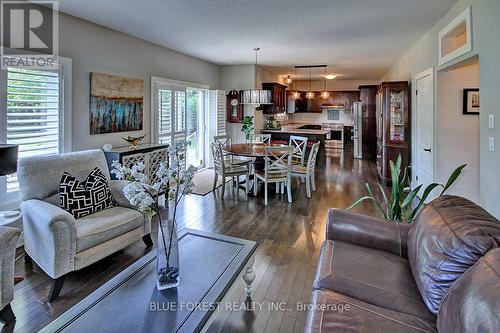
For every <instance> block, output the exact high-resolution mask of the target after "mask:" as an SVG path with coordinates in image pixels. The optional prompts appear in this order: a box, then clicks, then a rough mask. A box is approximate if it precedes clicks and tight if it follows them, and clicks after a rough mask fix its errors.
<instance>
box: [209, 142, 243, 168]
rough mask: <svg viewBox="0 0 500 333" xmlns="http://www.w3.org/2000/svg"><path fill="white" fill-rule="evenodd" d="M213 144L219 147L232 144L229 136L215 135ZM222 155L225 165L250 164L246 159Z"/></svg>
mask: <svg viewBox="0 0 500 333" xmlns="http://www.w3.org/2000/svg"><path fill="white" fill-rule="evenodd" d="M214 142H215V143H217V144H219V145H220V146H229V145H230V144H231V143H232V141H231V137H230V136H229V135H216V136H214ZM222 153H223V155H224V159H225V163H226V164H227V165H246V164H248V163H250V162H251V160H250V159H248V158H240V157H235V156H233V155H231V154H227V153H224V152H222Z"/></svg>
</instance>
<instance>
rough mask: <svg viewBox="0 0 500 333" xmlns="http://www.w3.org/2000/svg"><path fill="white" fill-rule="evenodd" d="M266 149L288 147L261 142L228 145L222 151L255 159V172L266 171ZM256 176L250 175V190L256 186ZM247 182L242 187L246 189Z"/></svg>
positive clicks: (253, 162)
mask: <svg viewBox="0 0 500 333" xmlns="http://www.w3.org/2000/svg"><path fill="white" fill-rule="evenodd" d="M266 147H288V146H287V145H284V144H276V143H272V144H265V143H260V142H255V143H233V144H228V145H223V146H222V151H223V152H224V153H225V154H227V155H234V156H242V157H249V158H253V161H252V164H253V169H254V170H264V167H265V160H264V158H265V156H266V150H265V148H266ZM253 179H254V175H252V174H251V175H250V179H249V180H250V181H252V182H251V183H250V186H249V188H252V186H253V185H254V184H253V183H254V182H253ZM246 181H247V180H244V181H242V182H240V183H239V186H240V187H242V188H243V187H244V186H245V183H246Z"/></svg>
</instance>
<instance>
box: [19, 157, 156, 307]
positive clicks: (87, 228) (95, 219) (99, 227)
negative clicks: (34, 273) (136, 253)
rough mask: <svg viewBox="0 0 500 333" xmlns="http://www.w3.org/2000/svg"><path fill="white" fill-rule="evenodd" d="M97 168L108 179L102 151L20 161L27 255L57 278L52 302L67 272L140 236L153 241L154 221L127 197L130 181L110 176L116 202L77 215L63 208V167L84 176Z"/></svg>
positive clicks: (98, 258) (119, 248) (100, 257)
mask: <svg viewBox="0 0 500 333" xmlns="http://www.w3.org/2000/svg"><path fill="white" fill-rule="evenodd" d="M95 167H98V168H99V169H100V170H101V171H102V172H103V173H104V175H105V176H106V177H107V178H108V180H109V179H110V177H109V170H108V166H107V164H106V159H105V157H104V154H103V152H102V151H100V150H87V151H81V152H75V153H67V154H61V155H54V156H43V157H34V158H29V159H21V160H19V163H18V169H17V177H18V179H19V185H20V192H21V202H22V203H21V212H22V215H23V228H24V240H25V245H24V248H25V250H26V255H27V257H26V259H27V261H30V260H31V259H33V260H34V261H35V262H36V264H37V265H38V266H40V268H42V269H43V270H44V271H45V272H46V273H47V274H48V275H49V276H50V277H51V278H52V279H54V281H53V284H52V288H51V290H50V293H49V297H48V300H49V302H50V301H52V300H54V299H55V298H56V297H57V296H58V295H59V292H60V291H61V288H62V286H63V283H64V277H65V274H67V273H69V272H71V271H74V270H79V269H82V268H84V267H86V266H89V265H91V264H93V263H95V262H96V261H98V260H100V259H102V258H104V257H107V256H108V255H110V254H112V253H114V252H116V251H119V250H121V249H123V248H124V247H126V246H128V245H130V244H132V243H134V242H136V241H137V240H139V239H141V237H142V239H143V241H144V243H145V244H146V246H148V247H149V246H151V245H152V244H153V243H152V240H151V236H150V233H151V224H150V223H149V222H148V220H147V219H145V218H144V215H143V214H142V213H141V212H139V211H137V210H135V209H133V208H132V207H131V206H130V204H129V202H128V201H127V200H126V199H125V197H124V196H123V193H122V189H123V186H124V185H125V184H126V183H127V182H126V181H121V180H110V188H111V193H112V195H113V198H114V199H115V201H116V202H117V204H118V205H117V206H116V207H113V208H110V209H107V210H104V211H101V212H98V213H95V214H92V215H88V216H85V217H82V218H79V219H77V220H76V219H75V218H74V217H73V216H72V215H71V214H70V213H68V212H67V211H65V210H63V209H62V208H60V207H59V182H60V180H61V176H62V174H63V172H65V171H67V172H69V173H71V174H72V175H74V176H75V177H77V178H79V179H84V178H85V177H87V175H88V174H89V173H90V172H91V171H92V170H93V169H94V168H95Z"/></svg>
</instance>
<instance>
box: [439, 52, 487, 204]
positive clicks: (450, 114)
mask: <svg viewBox="0 0 500 333" xmlns="http://www.w3.org/2000/svg"><path fill="white" fill-rule="evenodd" d="M437 84H438V86H437V91H438V103H437V105H438V107H437V123H436V124H435V128H436V133H437V142H436V143H437V156H436V157H437V174H436V180H437V181H438V182H440V183H446V181H447V180H448V177H449V176H450V174H451V173H452V172H453V170H454V169H455V168H456V167H457V166H458V165H461V164H464V163H466V164H467V167H466V168H465V170H464V172H463V174H462V176H461V177H460V179H459V181H458V182H457V184H456V186H454V188H453V189H452V190H451V191H450V194H457V195H461V196H463V197H466V198H468V199H470V200H473V201H475V202H479V116H476V115H464V114H462V104H463V100H462V95H463V89H464V88H478V87H479V63H478V61H475V62H474V63H473V64H468V65H465V66H461V67H458V68H455V69H451V70H448V71H441V72H439V74H438V78H437Z"/></svg>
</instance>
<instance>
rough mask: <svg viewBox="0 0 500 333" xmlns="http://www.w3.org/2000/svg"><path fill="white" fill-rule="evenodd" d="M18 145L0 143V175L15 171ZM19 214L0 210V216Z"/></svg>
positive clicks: (7, 216)
mask: <svg viewBox="0 0 500 333" xmlns="http://www.w3.org/2000/svg"><path fill="white" fill-rule="evenodd" d="M18 147H19V146H18V145H6V144H0V176H8V175H11V174H13V173H16V172H17V152H18ZM16 215H19V212H18V211H4V212H0V217H4V218H9V217H13V216H16Z"/></svg>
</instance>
